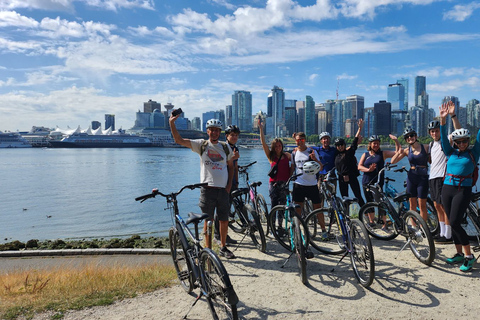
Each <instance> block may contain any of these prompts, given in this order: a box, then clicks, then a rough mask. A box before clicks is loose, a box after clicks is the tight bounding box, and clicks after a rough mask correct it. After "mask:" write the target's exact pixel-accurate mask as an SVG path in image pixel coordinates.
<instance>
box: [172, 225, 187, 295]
mask: <svg viewBox="0 0 480 320" xmlns="http://www.w3.org/2000/svg"><path fill="white" fill-rule="evenodd" d="M168 238H169V240H170V254H171V255H172V260H173V265H174V266H175V270H176V271H177V276H178V280H180V285H181V286H182V288H183V289H184V290H185V291H186V292H188V293H190V292H192V290H193V279H192V265H191V262H190V260H189V258H188V256H187V250H186V248H184V246H183V244H182V240H181V239H180V234H179V232H178V230H177V229H175V228H172V229H170V232H169V234H168Z"/></svg>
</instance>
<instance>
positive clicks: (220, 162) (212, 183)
mask: <svg viewBox="0 0 480 320" xmlns="http://www.w3.org/2000/svg"><path fill="white" fill-rule="evenodd" d="M179 116H180V115H176V116H174V115H173V114H172V115H171V116H170V119H169V123H170V129H171V131H172V136H173V139H174V140H175V143H177V144H179V145H182V146H184V147H187V148H189V149H191V150H192V151H193V152H195V153H198V155H199V156H200V181H201V183H208V186H207V187H203V188H202V189H201V191H200V203H199V207H200V209H201V210H202V213H206V214H208V215H209V218H208V219H206V220H205V224H204V227H203V231H204V233H205V245H206V246H207V247H208V246H210V245H211V243H212V239H211V233H210V232H207V229H208V222H209V221H212V220H213V218H214V213H215V210H216V211H217V215H218V219H219V221H220V222H219V223H220V228H219V229H220V242H221V247H220V256H222V257H225V258H227V259H233V258H235V255H234V254H233V253H232V252H231V251H230V250H229V249H228V248H227V247H226V242H227V233H228V214H229V212H230V200H229V193H230V190H231V188H232V181H233V174H234V168H233V160H234V158H235V157H236V158H238V151H237V152H236V154H234V152H233V151H232V149H231V148H230V146H229V145H228V144H227V143H225V142H220V141H218V139H219V138H220V132H221V131H222V122H221V121H220V120H218V119H210V120H208V121H207V123H206V126H207V134H208V140H205V139H194V140H191V139H185V138H182V136H181V135H180V133H179V132H178V130H177V128H176V126H175V121H176V120H177V118H178V117H179Z"/></svg>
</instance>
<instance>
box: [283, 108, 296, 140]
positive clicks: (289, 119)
mask: <svg viewBox="0 0 480 320" xmlns="http://www.w3.org/2000/svg"><path fill="white" fill-rule="evenodd" d="M285 127H286V128H287V132H286V136H287V137H290V136H291V135H292V134H293V133H294V132H297V108H295V107H286V108H285Z"/></svg>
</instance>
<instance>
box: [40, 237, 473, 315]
mask: <svg viewBox="0 0 480 320" xmlns="http://www.w3.org/2000/svg"><path fill="white" fill-rule="evenodd" d="M233 236H234V238H236V239H240V238H239V236H238V235H233ZM372 241H373V244H374V253H375V261H376V273H375V281H374V282H373V284H372V285H371V287H370V288H369V289H365V288H363V287H362V286H361V285H360V284H359V283H358V282H357V280H356V278H355V276H354V274H353V271H352V268H351V265H350V260H349V259H348V258H345V259H344V260H343V261H342V262H341V263H340V264H339V265H338V266H337V267H336V268H335V271H334V272H332V271H331V270H332V268H333V267H334V266H335V265H336V263H337V262H338V260H339V256H326V255H322V254H320V253H317V252H315V257H314V258H313V259H311V260H308V267H307V271H308V280H309V284H308V286H305V285H303V284H302V283H301V282H300V278H299V276H298V271H297V270H298V268H297V264H296V261H295V259H294V257H292V259H291V260H290V261H289V262H288V263H287V264H286V266H285V268H283V269H282V268H280V266H281V265H282V264H283V262H284V261H285V259H286V258H287V257H288V254H287V252H286V251H285V250H284V249H283V248H282V247H281V246H280V245H278V244H277V243H276V242H275V241H274V240H273V239H269V241H268V244H267V253H266V254H264V253H261V252H259V251H257V250H255V249H253V247H252V245H251V241H250V239H248V238H246V239H245V240H244V242H243V243H242V244H241V245H240V247H239V248H238V249H237V250H236V251H235V254H236V255H237V259H235V260H223V261H224V264H225V266H226V268H227V270H228V272H229V274H230V278H231V281H232V282H233V284H234V287H235V290H236V292H237V294H238V297H239V299H240V303H239V304H238V311H239V316H240V318H241V319H319V318H323V319H449V320H450V319H460V318H463V317H464V316H468V317H469V318H472V317H473V318H476V317H477V316H478V311H479V310H480V306H479V305H480V277H479V276H480V267H479V266H478V265H476V266H475V267H474V269H473V271H472V272H469V273H463V272H461V271H460V270H459V269H458V268H459V266H451V265H447V264H446V263H445V262H444V260H445V258H446V257H449V256H451V255H453V254H454V252H455V250H454V246H453V245H437V246H436V259H435V261H434V262H433V264H432V266H430V267H428V266H425V265H423V264H422V263H420V262H419V261H418V260H417V259H416V258H415V257H414V256H413V254H412V253H411V251H410V250H409V249H406V250H404V251H403V252H401V253H400V252H399V249H400V248H401V246H402V244H403V243H404V241H403V240H401V239H400V238H399V239H398V240H392V241H388V242H387V241H378V240H372ZM397 255H398V257H397ZM194 292H195V291H194ZM196 292H197V293H198V289H197V291H196ZM193 301H194V295H188V294H186V293H185V291H183V289H182V288H181V287H180V286H179V285H175V286H173V287H172V288H168V289H162V290H159V291H156V292H153V293H150V294H146V295H142V296H140V297H137V298H135V299H128V300H124V301H121V302H118V303H115V304H114V305H111V306H107V307H95V308H91V309H87V310H82V311H75V312H70V313H68V314H66V316H65V318H64V319H65V320H76V319H102V320H105V319H107V320H109V319H111V320H113V319H129V320H130V319H181V318H183V316H184V315H185V314H186V312H187V310H188V309H189V307H190V305H191V304H192V303H193ZM42 319H48V316H47V315H46V314H43V315H37V316H36V317H35V318H34V320H42ZM188 319H211V316H210V313H209V309H208V306H207V304H206V302H205V300H203V299H202V300H200V301H199V303H197V305H196V306H195V307H194V308H193V309H192V311H191V312H190V313H189V315H188Z"/></svg>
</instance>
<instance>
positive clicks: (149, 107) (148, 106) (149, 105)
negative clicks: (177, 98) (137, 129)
mask: <svg viewBox="0 0 480 320" xmlns="http://www.w3.org/2000/svg"><path fill="white" fill-rule="evenodd" d="M155 109H158V110H160V109H161V104H160V103H158V102H157V101H152V99H149V100H148V102H144V103H143V112H153V110H155Z"/></svg>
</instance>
